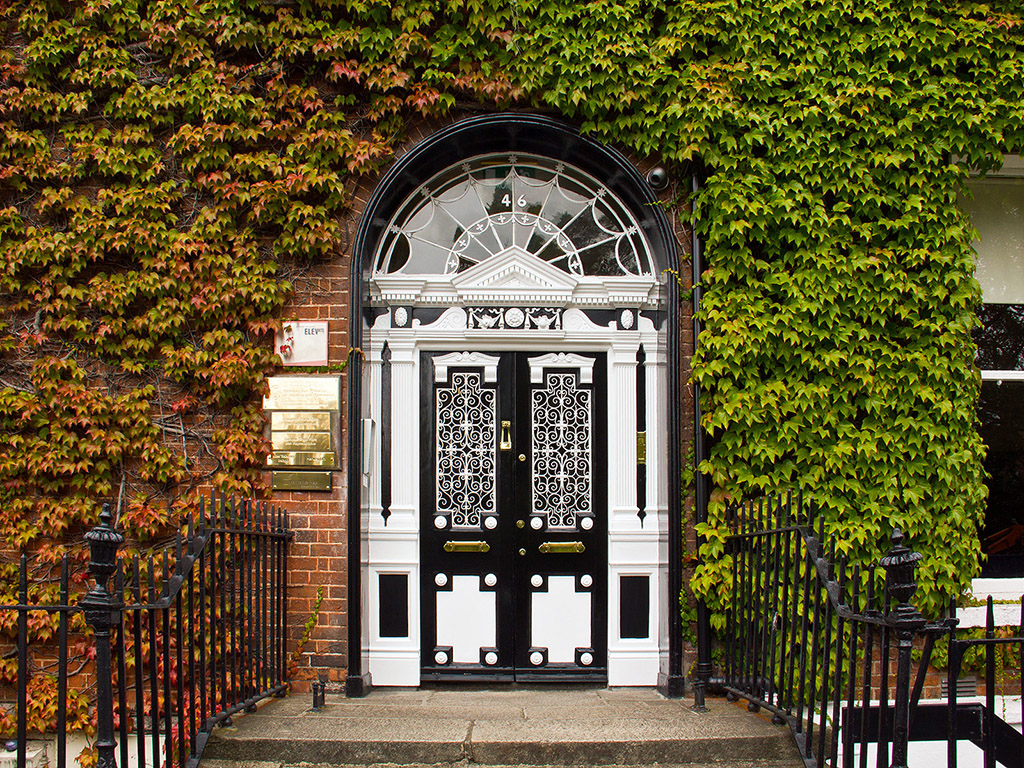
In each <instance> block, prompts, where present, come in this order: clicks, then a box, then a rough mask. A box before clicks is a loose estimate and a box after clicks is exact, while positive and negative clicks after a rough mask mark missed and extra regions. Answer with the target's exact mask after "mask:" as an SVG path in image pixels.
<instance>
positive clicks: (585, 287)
mask: <svg viewBox="0 0 1024 768" xmlns="http://www.w3.org/2000/svg"><path fill="white" fill-rule="evenodd" d="M658 290H659V289H658V283H657V281H656V280H655V279H654V278H653V277H632V276H616V277H603V276H602V277H599V276H595V275H591V276H586V277H581V276H579V275H573V274H570V273H569V272H566V271H565V270H563V269H560V268H559V267H557V266H555V265H553V264H550V263H548V262H547V261H544V260H543V259H540V258H538V257H537V256H534V255H532V254H529V253H526V252H525V251H523V250H521V249H519V248H509V249H508V250H506V251H503V252H502V253H499V254H497V255H496V256H492V257H491V258H489V259H487V260H485V261H482V262H480V263H479V264H474V265H473V266H472V267H470V268H469V269H467V270H466V271H465V272H460V273H458V274H455V275H406V274H404V273H400V272H399V273H394V274H387V275H375V276H374V277H373V278H371V280H370V295H371V297H372V299H373V300H374V301H375V302H379V303H380V304H384V305H391V306H400V305H404V304H411V305H413V306H449V307H455V306H462V307H467V306H474V305H476V306H502V305H506V306H515V305H520V306H522V305H531V306H548V307H569V306H573V305H576V306H586V307H613V308H615V307H618V308H622V307H644V306H650V305H651V304H653V303H655V302H657V301H658Z"/></svg>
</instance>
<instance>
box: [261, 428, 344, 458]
mask: <svg viewBox="0 0 1024 768" xmlns="http://www.w3.org/2000/svg"><path fill="white" fill-rule="evenodd" d="M270 444H271V445H272V446H273V447H274V453H275V454H276V453H277V452H278V451H330V450H332V449H333V447H334V446H332V445H331V433H330V432H271V433H270Z"/></svg>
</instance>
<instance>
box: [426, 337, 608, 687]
mask: <svg viewBox="0 0 1024 768" xmlns="http://www.w3.org/2000/svg"><path fill="white" fill-rule="evenodd" d="M421 368H422V382H421V386H422V388H423V389H422V394H423V397H422V400H421V402H423V403H424V407H423V411H422V425H421V426H422V429H421V435H422V439H423V443H422V446H421V458H422V477H423V478H424V482H423V483H422V489H423V496H422V507H421V509H422V510H423V514H422V516H421V517H422V521H423V524H422V531H421V574H422V582H421V596H422V598H421V605H422V617H421V619H422V621H421V625H420V626H421V634H422V642H423V645H422V663H423V677H424V679H428V680H429V679H435V680H443V679H475V680H481V679H508V680H511V679H514V680H541V679H548V680H571V679H586V680H593V681H595V682H596V681H599V680H602V679H604V678H605V677H606V674H607V660H606V659H607V653H606V651H607V639H606V635H607V630H606V593H607V584H606V580H607V578H606V571H607V553H606V548H607V543H606V542H607V535H606V514H605V509H606V495H607V478H606V450H605V444H606V419H605V415H604V414H605V412H606V404H605V399H604V398H605V378H606V373H605V371H606V365H605V357H604V355H603V354H583V353H568V354H566V353H564V352H563V353H559V352H547V353H545V352H538V353H523V352H500V353H486V352H463V353H458V352H454V353H453V352H447V353H441V352H438V353H425V354H424V355H423V358H422V366H421Z"/></svg>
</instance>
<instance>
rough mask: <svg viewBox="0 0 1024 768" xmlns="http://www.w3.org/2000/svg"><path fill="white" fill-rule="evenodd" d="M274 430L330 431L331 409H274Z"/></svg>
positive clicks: (272, 425)
mask: <svg viewBox="0 0 1024 768" xmlns="http://www.w3.org/2000/svg"><path fill="white" fill-rule="evenodd" d="M270 429H271V431H273V432H282V431H288V432H330V431H331V412H330V411H274V412H273V413H271V414H270Z"/></svg>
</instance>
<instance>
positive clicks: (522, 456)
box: [519, 453, 526, 461]
mask: <svg viewBox="0 0 1024 768" xmlns="http://www.w3.org/2000/svg"><path fill="white" fill-rule="evenodd" d="M519 460H520V461H526V454H525V453H520V454H519Z"/></svg>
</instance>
